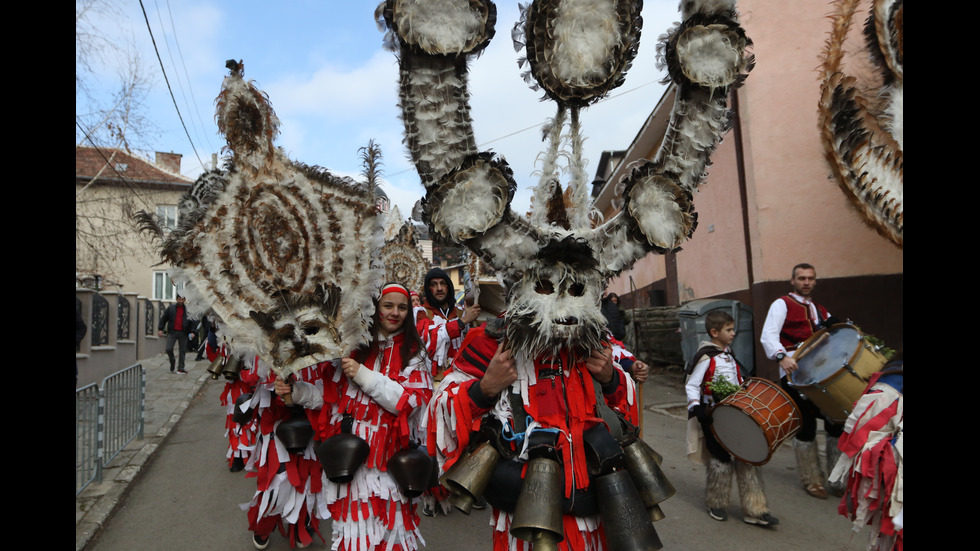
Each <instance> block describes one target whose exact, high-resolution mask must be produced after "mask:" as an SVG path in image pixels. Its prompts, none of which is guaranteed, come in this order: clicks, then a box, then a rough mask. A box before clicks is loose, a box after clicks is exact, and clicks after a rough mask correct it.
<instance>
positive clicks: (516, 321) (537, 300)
mask: <svg viewBox="0 0 980 551" xmlns="http://www.w3.org/2000/svg"><path fill="white" fill-rule="evenodd" d="M602 288H603V279H602V276H601V275H600V274H599V271H598V270H596V269H591V270H590V269H584V270H583V269H573V268H571V267H569V266H568V265H567V264H562V263H548V264H544V263H536V264H535V265H534V266H532V267H530V268H529V269H528V270H527V271H525V272H524V274H523V277H522V278H521V279H520V280H519V281H517V282H516V283H515V284H514V285H513V287H512V288H511V290H510V292H509V294H508V296H509V298H508V309H507V316H506V318H507V336H508V339H509V340H510V341H511V343H513V346H514V347H515V349H517V350H526V351H527V352H528V354H529V355H530V357H535V356H537V355H538V354H541V353H551V354H557V353H558V351H559V350H572V351H576V352H577V353H578V354H580V355H581V356H583V357H584V356H588V355H589V352H590V351H591V350H593V349H598V348H599V347H600V346H601V343H600V339H601V336H602V335H603V329H604V327H605V325H606V320H605V318H604V317H603V316H602V314H601V313H600V312H599V308H598V304H599V299H600V298H601V297H600V294H601V293H602Z"/></svg>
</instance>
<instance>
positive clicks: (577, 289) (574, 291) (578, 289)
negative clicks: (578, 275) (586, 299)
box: [568, 283, 585, 297]
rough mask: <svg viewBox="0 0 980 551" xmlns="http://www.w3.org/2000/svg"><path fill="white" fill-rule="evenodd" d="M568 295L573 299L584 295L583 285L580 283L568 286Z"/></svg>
mask: <svg viewBox="0 0 980 551" xmlns="http://www.w3.org/2000/svg"><path fill="white" fill-rule="evenodd" d="M568 294H570V295H572V296H573V297H580V296H582V295H584V294H585V285H583V284H581V283H572V284H571V285H569V286H568Z"/></svg>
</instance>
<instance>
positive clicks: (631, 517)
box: [592, 471, 663, 551]
mask: <svg viewBox="0 0 980 551" xmlns="http://www.w3.org/2000/svg"><path fill="white" fill-rule="evenodd" d="M592 483H593V484H594V485H595V490H596V499H598V500H599V514H600V515H601V516H602V522H603V524H604V525H605V532H606V540H607V542H608V544H609V546H608V547H609V549H615V550H616V551H649V550H654V549H662V548H663V543H661V541H660V536H658V535H657V530H656V529H655V528H654V527H653V522H651V521H650V515H649V513H648V512H647V510H646V507H644V505H643V500H642V499H640V494H639V493H638V492H637V491H636V487H635V486H634V485H633V481H632V480H631V479H630V475H629V473H627V472H626V471H615V472H612V473H609V474H607V475H604V476H600V477H598V478H596V479H594V480H593V481H592Z"/></svg>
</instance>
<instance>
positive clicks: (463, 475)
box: [440, 442, 500, 515]
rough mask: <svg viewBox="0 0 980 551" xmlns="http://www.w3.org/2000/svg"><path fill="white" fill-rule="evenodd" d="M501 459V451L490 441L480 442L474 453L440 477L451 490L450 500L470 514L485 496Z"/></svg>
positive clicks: (454, 505) (459, 461) (464, 457)
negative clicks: (488, 484)
mask: <svg viewBox="0 0 980 551" xmlns="http://www.w3.org/2000/svg"><path fill="white" fill-rule="evenodd" d="M498 461H500V452H498V451H497V450H496V448H494V447H493V446H491V445H490V443H489V442H484V443H482V444H480V445H479V446H478V447H477V448H476V449H475V450H473V453H471V454H469V455H465V456H463V457H461V458H459V459H458V460H457V461H456V464H455V465H453V466H452V468H451V469H449V472H447V473H446V474H444V475H443V476H442V478H441V479H440V482H441V483H442V485H443V486H445V487H446V489H447V490H449V493H450V496H449V502H450V503H452V504H453V507H455V508H457V509H459V510H460V511H462V512H463V513H465V514H467V515H468V514H470V510H471V509H472V508H473V504H474V503H476V502H477V501H478V500H479V499H480V498H481V497H483V491H484V490H486V488H487V483H488V482H489V481H490V476H491V475H493V470H494V467H496V466H497V462H498Z"/></svg>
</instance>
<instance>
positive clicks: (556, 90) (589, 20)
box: [523, 0, 642, 107]
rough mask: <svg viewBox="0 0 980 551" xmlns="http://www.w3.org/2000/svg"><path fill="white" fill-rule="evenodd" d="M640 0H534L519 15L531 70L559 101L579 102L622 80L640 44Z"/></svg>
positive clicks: (593, 98)
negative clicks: (522, 14)
mask: <svg viewBox="0 0 980 551" xmlns="http://www.w3.org/2000/svg"><path fill="white" fill-rule="evenodd" d="M641 7H642V2H637V1H635V0H598V1H596V0H544V1H535V2H534V3H532V4H531V6H530V7H528V8H527V10H526V11H525V13H524V28H523V31H524V41H525V47H526V49H527V60H528V62H530V64H531V74H532V75H533V76H534V79H535V80H536V81H537V83H538V85H539V86H540V87H541V88H543V89H544V90H545V92H546V93H547V94H548V96H549V97H551V98H552V99H553V100H555V101H557V102H558V103H559V104H562V105H569V106H573V107H574V106H580V107H581V106H585V105H588V104H590V103H593V102H595V101H597V100H599V99H601V98H602V97H603V96H604V95H605V94H606V93H607V92H609V90H612V89H613V88H616V87H617V86H620V85H621V84H622V83H623V82H624V81H625V78H626V77H625V73H626V71H627V69H629V67H630V64H631V63H632V62H633V58H634V57H636V51H637V48H638V47H639V43H640V29H641V27H642V19H641V17H640V9H641Z"/></svg>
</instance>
